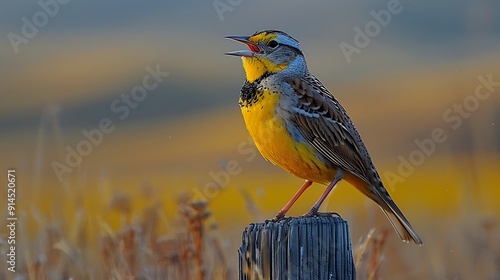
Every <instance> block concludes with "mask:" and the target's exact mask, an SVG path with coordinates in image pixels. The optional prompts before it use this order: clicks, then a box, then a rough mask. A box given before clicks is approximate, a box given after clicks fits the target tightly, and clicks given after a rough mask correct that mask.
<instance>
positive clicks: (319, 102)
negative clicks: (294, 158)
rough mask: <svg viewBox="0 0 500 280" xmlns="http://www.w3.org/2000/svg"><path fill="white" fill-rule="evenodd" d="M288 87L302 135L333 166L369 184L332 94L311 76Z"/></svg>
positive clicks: (350, 129)
mask: <svg viewBox="0 0 500 280" xmlns="http://www.w3.org/2000/svg"><path fill="white" fill-rule="evenodd" d="M290 85H291V86H292V88H293V89H294V90H295V92H296V93H297V94H298V95H299V100H300V104H299V105H298V106H297V107H296V108H295V112H296V114H295V121H296V123H297V126H298V128H299V130H300V131H301V133H302V135H304V137H305V138H306V139H307V141H308V142H309V143H310V144H311V145H312V146H313V147H314V148H316V149H317V150H318V151H319V153H320V154H321V155H323V157H325V158H326V159H327V160H329V161H330V162H331V164H332V165H334V166H338V167H341V168H342V169H344V170H346V171H349V172H351V173H352V174H354V175H356V176H358V177H359V178H361V179H362V180H364V181H366V182H369V179H368V177H367V172H366V169H365V167H364V164H363V160H362V158H361V153H360V150H359V147H358V146H357V145H358V143H356V141H355V139H354V137H355V136H356V135H353V127H352V123H351V120H350V119H349V117H348V116H347V114H346V113H345V112H343V108H342V107H340V105H339V104H338V102H337V100H336V99H335V98H334V97H333V95H332V94H331V93H330V92H329V91H328V90H327V89H326V88H325V87H324V86H323V85H322V84H321V82H319V80H317V79H316V78H315V77H314V76H312V75H306V76H305V77H304V78H302V79H295V80H293V81H292V82H290ZM354 133H357V132H354Z"/></svg>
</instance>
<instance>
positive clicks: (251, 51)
mask: <svg viewBox="0 0 500 280" xmlns="http://www.w3.org/2000/svg"><path fill="white" fill-rule="evenodd" d="M225 38H226V39H231V40H235V41H238V42H241V43H243V44H246V45H247V46H248V48H249V50H241V51H234V52H227V53H224V54H227V55H235V56H253V54H254V53H258V52H260V49H259V46H257V44H256V43H254V42H252V41H249V40H248V39H249V38H250V36H227V37H225Z"/></svg>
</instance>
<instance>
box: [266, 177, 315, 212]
mask: <svg viewBox="0 0 500 280" xmlns="http://www.w3.org/2000/svg"><path fill="white" fill-rule="evenodd" d="M312 183H313V182H312V181H309V180H306V181H305V182H304V184H303V185H302V187H300V189H299V190H298V191H297V192H296V193H295V194H294V195H293V197H292V199H290V201H288V202H287V204H286V205H285V206H284V207H283V208H281V210H280V211H279V212H278V214H276V217H274V219H273V222H276V221H279V220H281V219H282V218H283V217H285V214H286V212H288V210H290V207H292V205H293V204H294V203H295V201H297V199H299V197H300V196H301V195H302V194H303V193H304V192H305V191H306V190H307V188H309V187H310V186H311V185H312Z"/></svg>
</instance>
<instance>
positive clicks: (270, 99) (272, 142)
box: [241, 90, 335, 184]
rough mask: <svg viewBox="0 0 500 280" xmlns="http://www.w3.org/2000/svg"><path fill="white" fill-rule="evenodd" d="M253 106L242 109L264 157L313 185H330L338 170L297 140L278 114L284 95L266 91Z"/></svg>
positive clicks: (260, 94)
mask: <svg viewBox="0 0 500 280" xmlns="http://www.w3.org/2000/svg"><path fill="white" fill-rule="evenodd" d="M257 95H258V98H257V100H256V101H255V102H253V103H252V104H249V105H246V106H242V107H241V110H242V114H243V118H244V120H245V123H246V126H247V129H248V132H249V133H250V135H251V137H252V138H253V140H254V142H255V145H256V146H257V149H258V150H259V151H260V153H261V154H262V156H263V157H264V158H266V159H267V160H269V161H270V162H272V163H273V164H275V165H278V166H280V167H281V168H283V169H285V170H287V171H288V172H290V173H292V174H294V175H296V176H298V177H300V178H303V179H307V180H311V181H313V182H318V183H323V184H328V183H329V182H330V181H331V180H332V179H333V177H334V175H335V171H334V170H333V169H331V168H328V167H327V166H326V165H325V164H324V163H323V161H322V160H321V159H319V158H318V156H317V153H316V151H315V150H314V148H312V147H311V146H310V145H309V144H308V143H306V142H300V141H296V140H295V139H294V138H293V137H292V136H291V134H290V133H289V132H288V130H287V126H286V122H287V120H284V119H283V118H282V117H281V116H279V115H277V114H276V107H277V106H279V102H280V95H279V94H274V93H272V92H270V91H267V90H264V91H263V92H259V93H258V94H257Z"/></svg>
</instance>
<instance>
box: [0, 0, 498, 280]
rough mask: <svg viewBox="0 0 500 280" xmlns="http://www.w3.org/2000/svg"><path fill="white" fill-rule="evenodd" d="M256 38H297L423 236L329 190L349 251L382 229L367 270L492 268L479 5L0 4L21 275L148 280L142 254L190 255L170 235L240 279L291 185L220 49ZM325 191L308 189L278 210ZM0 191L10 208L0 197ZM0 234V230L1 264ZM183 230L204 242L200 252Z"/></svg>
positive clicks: (487, 111) (494, 40)
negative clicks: (246, 254) (254, 228)
mask: <svg viewBox="0 0 500 280" xmlns="http://www.w3.org/2000/svg"><path fill="white" fill-rule="evenodd" d="M387 15H389V16H387ZM264 29H279V30H283V31H285V32H287V33H289V34H290V35H292V36H293V37H295V38H296V39H297V40H298V41H299V42H301V46H302V48H303V50H304V54H305V56H306V59H307V62H308V66H309V69H310V71H311V72H312V73H313V74H315V75H316V76H317V77H318V78H319V79H320V80H321V81H322V82H323V83H324V84H325V86H326V87H327V88H328V89H329V90H330V91H332V92H333V93H334V94H335V95H336V97H337V98H338V99H339V100H340V101H341V102H342V104H343V106H344V107H345V108H346V109H347V111H348V112H349V114H350V116H351V118H352V119H353V121H354V122H355V124H356V127H357V128H358V130H359V132H360V134H361V135H362V136H363V139H364V141H365V144H366V145H367V147H368V149H369V151H370V153H371V156H372V158H373V160H374V163H375V164H376V166H377V169H378V171H379V173H380V174H381V176H382V179H383V181H384V182H385V185H386V187H387V188H388V190H389V192H390V193H391V194H392V196H393V198H394V199H395V200H396V202H397V203H398V204H399V206H400V208H402V210H403V212H404V213H405V214H406V215H407V217H408V218H409V219H410V221H411V222H412V224H413V226H414V227H415V228H416V230H417V231H418V232H419V233H420V235H421V236H422V238H423V239H424V242H425V246H423V247H417V246H414V245H411V244H410V245H407V244H403V243H401V242H400V240H399V238H398V237H397V235H396V234H394V233H393V232H392V229H391V228H390V224H389V223H388V221H387V220H386V219H385V217H384V216H383V215H382V213H381V211H380V210H379V209H377V207H376V206H375V204H374V203H372V202H371V201H368V199H366V198H365V197H364V196H362V195H361V194H360V193H358V192H357V191H356V190H355V189H354V188H352V187H351V186H350V185H348V184H347V183H341V184H340V185H339V186H338V187H337V188H336V189H335V190H334V192H333V193H332V195H331V196H330V198H329V200H328V203H327V205H325V207H324V209H322V210H323V211H335V212H338V213H339V214H341V215H342V216H343V217H344V219H346V220H347V221H348V223H349V225H350V230H351V238H352V242H353V246H354V247H355V248H357V246H358V244H362V241H360V240H361V239H364V238H366V236H367V234H368V232H369V230H370V229H371V228H375V229H376V231H375V232H376V233H377V232H384V229H389V234H388V235H387V236H386V237H385V238H386V239H385V245H384V247H383V251H382V256H381V258H380V259H377V261H378V262H379V265H378V266H377V269H376V273H377V274H376V275H377V277H382V278H384V279H410V278H411V279H458V278H471V277H472V278H476V279H497V278H498V277H500V244H499V243H500V242H499V240H500V225H499V222H500V214H498V213H500V212H499V211H500V188H499V187H500V173H499V168H500V129H499V128H500V110H499V109H500V98H499V96H498V95H499V93H500V3H499V2H497V1H493V0H480V1H474V2H472V1H438V2H435V1H396V0H391V1H378V2H377V3H375V2H368V1H333V2H332V1H315V2H304V1H281V0H279V1H272V2H269V1H257V2H255V1H252V2H250V1H243V0H239V1H226V0H215V1H205V2H203V3H202V2H191V1H147V2H138V1H127V0H126V1H106V2H101V1H93V0H92V1H77V0H72V1H69V0H66V2H65V1H62V0H61V1H60V2H57V1H56V0H40V1H38V2H37V1H20V2H19V1H8V2H4V3H2V8H1V9H0V34H2V39H1V40H0V62H1V63H0V85H1V95H0V130H1V133H0V158H1V161H0V170H1V173H0V174H1V175H0V176H1V178H6V177H7V169H9V168H14V169H16V175H17V196H16V198H17V200H16V203H17V209H16V211H17V212H16V214H17V217H18V219H19V221H18V227H17V244H18V247H17V254H18V258H17V265H18V271H19V273H20V274H21V275H25V276H29V277H30V279H35V278H38V277H39V276H40V277H42V275H45V277H48V278H51V277H50V276H54V275H55V276H56V277H65V276H67V277H70V276H71V277H76V278H75V279H79V278H110V277H111V276H110V275H115V276H116V275H117V274H116V273H122V274H121V276H122V277H127V276H131V275H132V276H133V275H135V276H138V277H145V278H155V277H159V276H158V275H161V270H154V269H153V268H154V267H156V266H155V265H154V264H156V263H155V262H151V260H154V261H158V259H162V258H164V259H162V260H163V262H160V261H158V263H161V265H160V266H163V267H171V266H170V264H171V263H172V262H173V263H176V264H177V265H179V263H182V260H186V258H187V259H189V256H188V255H189V254H187V255H186V254H184V255H182V254H181V253H182V252H183V251H182V250H181V249H179V246H178V245H175V244H183V243H182V242H183V241H182V240H184V239H182V240H180V239H179V238H180V237H179V236H182V233H184V232H191V233H192V234H191V237H185V238H187V239H189V240H191V241H189V240H187V241H186V240H184V241H185V242H187V243H186V244H191V245H190V246H191V247H192V250H191V251H189V250H188V251H189V252H191V253H193V252H195V253H193V254H194V255H196V252H198V253H199V254H200V255H201V256H202V257H203V256H206V255H207V254H209V255H211V252H214V251H215V252H217V256H218V257H216V258H215V259H211V258H210V259H211V261H210V262H205V263H203V260H201V259H197V260H195V263H196V264H197V265H198V266H199V267H203V269H198V270H203V271H204V273H205V276H204V277H205V278H206V279H233V278H234V277H235V271H236V270H237V260H236V252H237V248H238V246H239V244H240V241H241V239H240V236H241V232H242V230H243V229H244V227H245V226H246V225H248V224H250V223H252V222H261V221H263V220H265V219H269V218H271V217H273V216H274V215H275V214H276V212H277V211H278V210H279V209H280V208H281V207H282V206H283V205H284V204H285V203H286V202H287V201H288V199H289V198H290V197H291V196H292V195H293V193H294V192H295V191H296V190H297V189H298V188H299V186H300V185H301V183H302V180H301V179H298V178H295V177H293V176H292V175H289V174H287V173H286V172H285V171H283V170H281V169H280V168H278V167H275V166H273V165H272V164H270V163H268V162H266V161H265V160H264V159H262V157H261V156H260V154H258V152H257V150H256V149H255V146H253V144H252V141H251V139H250V138H249V135H248V134H247V132H246V129H245V126H244V123H243V119H242V117H241V115H240V112H239V107H238V104H237V101H238V96H239V90H240V87H241V85H242V83H243V81H244V72H243V69H242V67H241V62H240V60H239V59H238V58H235V57H228V56H224V55H223V53H224V52H227V51H233V50H239V49H242V48H243V47H244V46H243V45H241V44H238V43H235V42H231V41H228V40H225V39H224V36H227V35H251V34H253V33H254V32H256V31H260V30H264ZM433 137H434V138H433ZM3 182H6V180H5V179H4V180H3ZM4 184H5V185H6V183H4ZM323 190H324V187H323V186H320V185H314V187H313V188H311V189H310V190H308V192H307V193H306V194H305V195H304V196H303V197H302V198H301V199H300V200H299V201H298V202H297V204H296V205H295V206H294V208H292V210H291V212H290V214H291V215H301V214H302V213H304V212H306V211H307V210H308V209H309V207H310V206H311V205H312V204H313V203H314V201H315V200H316V198H317V197H318V196H319V195H320V194H321V192H322V191H323ZM0 199H1V201H2V202H1V203H0V205H2V209H1V210H0V213H2V215H3V216H4V217H7V209H6V206H4V205H6V203H4V202H5V201H7V198H6V192H5V191H3V192H0ZM192 201H205V202H207V204H202V205H198V204H194V205H193V204H192V203H191V202H192ZM4 220H5V219H4ZM197 221H198V222H199V225H200V226H201V227H202V228H204V229H205V230H204V231H196V230H193V226H192V225H193V224H196V223H197ZM193 232H198V235H199V236H198V235H197V234H194V233H193ZM201 233H203V234H201ZM7 236H8V232H7V231H6V229H5V227H0V241H1V242H0V246H1V247H0V248H2V255H1V256H0V260H2V263H5V259H3V258H5V253H4V252H5V250H6V248H7V247H6V246H7V244H6V240H7ZM185 236H189V235H185ZM194 236H198V237H199V238H201V240H203V241H204V242H205V243H206V242H207V241H206V240H212V241H214V240H215V241H214V242H210V244H209V245H206V246H204V247H197V246H195V245H193V244H197V243H196V242H194V243H190V242H192V240H196V238H195V237H194ZM200 236H201V237H200ZM127 242H128V243H127ZM123 244H125V245H123ZM127 244H128V245H127ZM155 244H156V245H155ZM158 244H159V245H158ZM157 245H158V246H157ZM160 245H161V246H160ZM127 246H129V247H127ZM162 246H163V247H162ZM124 248H131V249H130V250H131V251H130V252H133V253H130V252H128V251H126V250H127V249H124ZM158 248H159V249H161V250H160V251H158V250H157V249H158ZM196 248H198V251H197V249H196ZM124 250H125V251H124ZM162 250H163V251H162ZM179 250H181V251H182V252H181V251H179ZM127 252H128V253H127ZM175 252H177V253H178V252H181V253H179V254H180V255H175V254H176V253H175ZM127 254H128V255H127ZM131 254H132V255H133V254H135V255H136V258H135V259H134V260H130V259H129V258H127V257H119V256H129V257H130V255H131ZM368 255H369V254H368ZM176 256H177V257H178V258H176ZM179 256H180V257H179ZM182 256H183V257H182ZM101 258H103V259H106V258H107V259H108V261H106V262H105V264H106V265H105V266H104V268H103V266H102V263H101V262H100V261H99V260H101ZM183 258H184V259H183ZM369 258H370V257H369V256H368V257H367V256H364V257H363V258H361V264H360V265H359V266H358V275H359V276H360V278H361V279H363V278H369V272H366V271H365V270H366V269H365V268H364V266H363V264H362V262H363V261H365V262H366V260H367V259H369ZM195 259H196V258H195ZM174 260H177V262H176V261H174ZM179 260H180V261H179ZM188 261H189V260H188ZM173 266H175V265H173ZM181 266H182V265H181ZM148 267H149V268H151V269H150V270H148V269H147V268H148ZM169 269H170V270H169V272H168V273H173V274H168V275H177V276H172V277H171V279H175V277H185V278H190V277H195V276H193V275H194V274H190V272H184V273H185V274H182V273H181V272H179V271H182V269H181V270H179V269H178V268H169ZM188 270H189V269H188ZM151 271H156V272H158V271H160V272H158V273H160V274H154V272H151ZM172 271H173V272H172ZM156 272H155V273H156ZM113 273H115V274H113ZM148 273H149V274H148ZM175 273H181V274H175ZM194 273H195V274H196V272H194ZM179 275H183V276H179ZM209 275H211V276H209ZM0 276H2V277H0V278H7V279H13V277H14V276H13V274H7V272H4V274H2V275H0ZM477 277H479V278H477ZM167 278H168V277H167ZM190 279H195V278H190Z"/></svg>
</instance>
